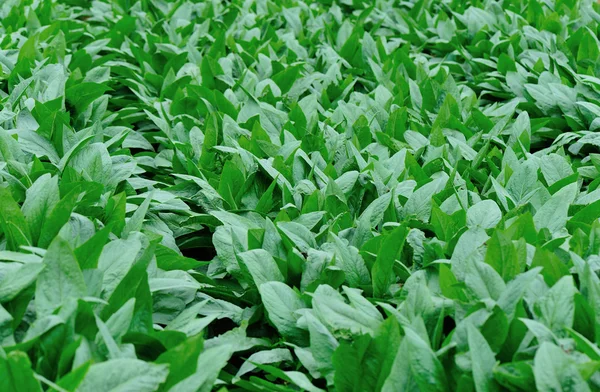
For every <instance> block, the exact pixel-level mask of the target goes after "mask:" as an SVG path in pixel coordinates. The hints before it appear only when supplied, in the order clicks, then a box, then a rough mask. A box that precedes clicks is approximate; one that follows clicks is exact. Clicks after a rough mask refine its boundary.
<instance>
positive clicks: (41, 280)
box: [35, 236, 87, 316]
mask: <svg viewBox="0 0 600 392" xmlns="http://www.w3.org/2000/svg"><path fill="white" fill-rule="evenodd" d="M43 265H44V267H45V268H44V269H43V270H42V272H41V273H40V274H39V277H38V280H37V284H36V290H35V307H36V311H37V313H38V315H40V316H42V315H49V314H51V313H52V312H54V311H55V310H56V309H57V308H59V307H60V306H62V305H64V304H65V303H66V301H67V300H69V299H71V298H75V299H78V298H82V297H83V296H85V295H86V293H87V287H86V284H85V281H84V279H83V274H82V273H81V270H80V269H79V264H78V263H77V260H76V259H75V255H74V254H73V250H72V249H71V247H70V245H69V244H68V242H67V241H66V240H64V239H63V238H61V237H60V236H59V237H56V238H55V239H54V241H52V243H51V244H50V246H49V247H48V250H47V251H46V254H45V255H44V259H43Z"/></svg>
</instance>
